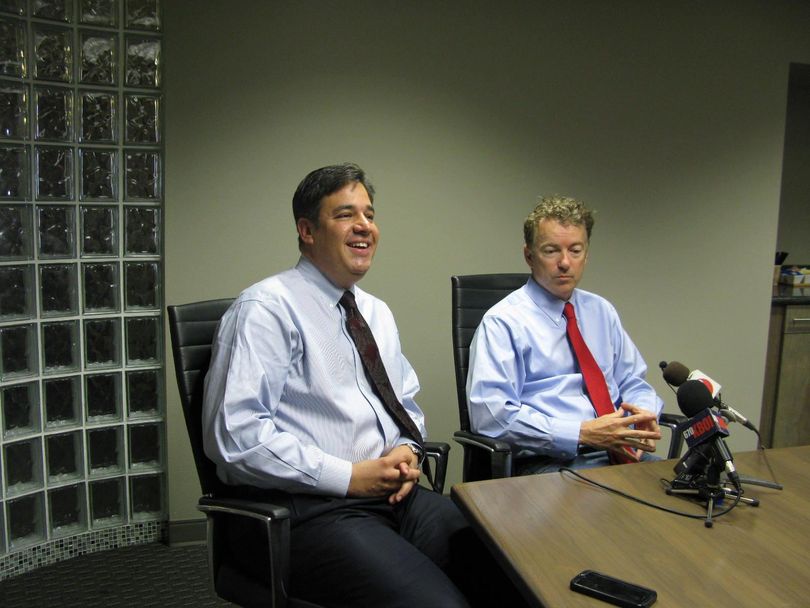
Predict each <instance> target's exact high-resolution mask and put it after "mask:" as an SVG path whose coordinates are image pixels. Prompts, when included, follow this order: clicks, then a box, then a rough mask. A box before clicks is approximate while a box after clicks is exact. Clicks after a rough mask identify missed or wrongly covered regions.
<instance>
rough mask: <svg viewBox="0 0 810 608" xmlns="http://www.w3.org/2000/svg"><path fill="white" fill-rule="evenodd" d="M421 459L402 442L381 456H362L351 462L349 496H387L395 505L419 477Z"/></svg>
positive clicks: (408, 491)
mask: <svg viewBox="0 0 810 608" xmlns="http://www.w3.org/2000/svg"><path fill="white" fill-rule="evenodd" d="M418 465H419V459H418V458H417V456H416V454H414V453H413V450H411V449H410V448H409V447H408V446H406V445H400V446H397V447H395V448H394V449H393V450H391V451H390V452H388V454H386V455H385V456H382V457H381V458H375V459H373V460H361V461H360V462H356V463H354V464H353V465H352V478H351V480H350V481H349V490H348V492H347V494H348V495H349V496H385V495H386V494H387V495H388V502H389V503H390V504H392V505H395V504H397V503H399V502H402V500H403V499H404V498H405V497H406V496H407V495H408V494H409V493H410V491H411V490H412V489H413V487H414V486H415V485H416V483H417V482H418V481H419V475H420V473H421V471H420V470H419V468H418Z"/></svg>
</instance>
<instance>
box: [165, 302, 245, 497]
mask: <svg viewBox="0 0 810 608" xmlns="http://www.w3.org/2000/svg"><path fill="white" fill-rule="evenodd" d="M232 302H233V298H226V299H222V300H207V301H204V302H193V303H191V304H182V305H179V306H169V307H168V308H167V310H168V313H169V332H170V334H171V339H172V356H173V358H174V370H175V372H176V374H177V386H178V388H179V389H180V401H181V403H182V404H183V414H184V416H185V419H186V428H187V430H188V437H189V440H190V441H191V451H192V452H193V454H194V463H195V465H196V466H197V475H198V476H199V478H200V487H201V488H202V492H203V494H205V495H209V496H210V495H215V494H222V493H223V490H224V489H225V488H224V484H223V483H222V482H221V481H220V480H219V478H218V477H217V472H216V465H215V464H214V463H213V462H212V461H211V460H209V459H208V457H207V456H206V455H205V452H204V451H203V438H202V403H203V383H204V381H205V374H206V372H207V371H208V365H209V363H210V362H211V346H212V343H213V341H214V335H215V334H216V330H217V325H218V324H219V320H220V318H221V317H222V315H223V314H224V313H225V311H226V310H227V309H228V307H229V306H230V305H231V303H232Z"/></svg>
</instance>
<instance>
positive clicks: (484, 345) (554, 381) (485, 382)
mask: <svg viewBox="0 0 810 608" xmlns="http://www.w3.org/2000/svg"><path fill="white" fill-rule="evenodd" d="M570 302H571V303H572V304H573V306H574V310H575V312H576V317H577V321H578V325H579V328H580V331H581V333H582V336H583V338H584V339H585V342H586V344H587V345H588V348H589V349H590V351H591V353H592V354H593V356H594V358H595V359H596V362H597V363H598V364H599V367H600V368H601V370H602V373H604V375H605V380H606V381H607V385H608V390H609V391H610V397H611V400H612V401H613V403H614V404H616V405H619V404H621V403H622V402H624V403H631V404H633V405H636V406H638V407H640V408H643V409H646V410H648V411H650V412H653V413H654V414H656V415H660V413H661V411H662V409H663V407H664V402H663V401H662V400H661V399H660V398H659V397H658V395H657V394H656V393H655V389H653V388H652V386H650V385H649V384H648V383H647V382H646V380H645V376H646V373H647V366H646V364H645V363H644V360H643V359H642V357H641V353H639V352H638V349H637V348H636V347H635V345H634V344H633V342H632V341H631V340H630V337H629V336H628V335H627V333H626V332H625V331H624V329H623V328H622V325H621V322H620V320H619V315H618V313H617V312H616V309H615V308H614V307H613V305H611V304H610V302H608V301H607V300H605V299H604V298H602V297H601V296H598V295H596V294H593V293H590V292H587V291H584V290H581V289H575V290H574V293H573V295H572V296H571V299H570ZM564 305H565V302H564V301H563V300H560V299H559V298H556V297H555V296H553V295H552V294H550V293H549V292H548V291H546V290H545V289H543V288H542V287H541V286H540V285H538V284H537V283H536V282H535V281H534V279H532V278H529V280H528V282H527V283H526V285H525V286H523V287H522V288H520V289H518V290H517V291H515V292H513V293H511V294H510V295H508V296H507V297H506V298H504V299H503V300H501V301H500V302H499V303H497V304H496V305H495V306H493V307H492V308H491V309H490V310H489V311H488V312H487V313H486V314H485V315H484V318H483V320H482V321H481V324H480V325H479V327H478V329H477V330H476V332H475V336H474V337H473V341H472V344H471V345H470V366H469V374H468V377H467V396H468V398H469V404H470V426H471V428H472V430H473V431H475V432H476V433H480V434H482V435H486V436H488V437H493V438H497V439H502V440H504V441H507V442H509V443H510V444H512V445H514V446H516V447H518V448H519V450H520V451H519V453H518V455H520V456H528V455H533V454H541V455H547V456H551V457H553V458H559V459H570V458H574V457H575V456H576V453H577V444H578V441H579V427H580V424H581V423H582V422H583V421H584V420H590V419H593V418H595V417H596V412H595V411H594V409H593V405H592V404H591V401H590V400H589V399H588V396H587V395H586V394H585V392H584V390H583V389H584V383H583V381H582V375H581V374H580V372H579V370H578V368H577V365H576V360H575V358H574V354H573V352H572V350H571V347H570V346H569V343H568V340H567V335H566V320H565V317H564V316H563V306H564Z"/></svg>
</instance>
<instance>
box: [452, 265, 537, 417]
mask: <svg viewBox="0 0 810 608" xmlns="http://www.w3.org/2000/svg"><path fill="white" fill-rule="evenodd" d="M528 279H529V275H528V274H527V273H506V274H469V275H461V276H453V277H450V283H451V285H452V290H453V314H452V322H453V361H454V363H455V370H456V393H457V395H458V416H459V422H460V426H461V430H463V431H469V430H470V414H469V409H468V407H467V370H468V369H469V363H470V342H472V339H473V335H474V334H475V330H476V328H477V327H478V324H479V323H481V319H482V318H483V316H484V313H486V311H487V310H489V309H490V308H492V306H493V305H494V304H497V303H498V302H500V301H501V300H502V299H504V298H505V297H506V296H507V295H509V294H510V293H512V292H513V291H515V290H516V289H518V288H520V287H523V286H524V285H525V284H526V281H527V280H528Z"/></svg>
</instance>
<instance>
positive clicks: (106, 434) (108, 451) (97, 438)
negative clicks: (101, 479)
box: [86, 426, 124, 476]
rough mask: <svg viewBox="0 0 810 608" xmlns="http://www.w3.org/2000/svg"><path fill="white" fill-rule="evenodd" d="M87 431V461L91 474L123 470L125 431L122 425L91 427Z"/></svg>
mask: <svg viewBox="0 0 810 608" xmlns="http://www.w3.org/2000/svg"><path fill="white" fill-rule="evenodd" d="M86 433H87V452H88V454H87V463H88V468H89V472H90V475H95V476H98V475H110V474H114V473H120V472H122V471H123V468H124V465H123V461H122V456H123V454H124V441H123V439H124V438H123V433H122V432H121V427H120V426H111V427H104V428H97V429H90V430H88V431H86Z"/></svg>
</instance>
